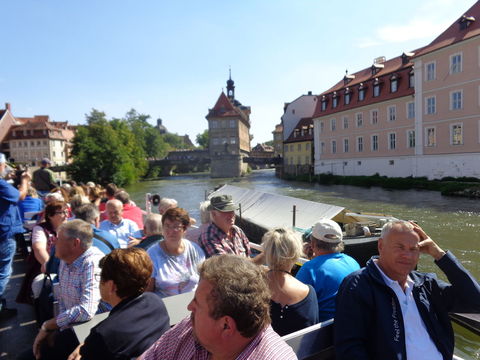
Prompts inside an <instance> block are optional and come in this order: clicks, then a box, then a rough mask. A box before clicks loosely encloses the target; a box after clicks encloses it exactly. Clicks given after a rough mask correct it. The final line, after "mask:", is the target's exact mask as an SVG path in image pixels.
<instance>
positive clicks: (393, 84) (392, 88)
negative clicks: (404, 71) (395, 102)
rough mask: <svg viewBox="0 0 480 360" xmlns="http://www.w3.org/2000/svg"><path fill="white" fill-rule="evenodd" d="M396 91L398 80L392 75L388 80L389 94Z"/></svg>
mask: <svg viewBox="0 0 480 360" xmlns="http://www.w3.org/2000/svg"><path fill="white" fill-rule="evenodd" d="M397 90H398V78H397V77H396V76H395V75H394V76H392V77H391V78H390V92H391V93H395V92H397Z"/></svg>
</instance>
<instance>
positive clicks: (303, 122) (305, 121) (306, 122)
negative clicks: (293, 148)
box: [284, 117, 313, 143]
mask: <svg viewBox="0 0 480 360" xmlns="http://www.w3.org/2000/svg"><path fill="white" fill-rule="evenodd" d="M310 126H312V129H313V119H312V118H311V117H306V118H301V119H300V120H299V121H298V124H297V126H295V129H293V130H292V133H291V134H290V136H289V137H288V138H287V140H285V141H284V143H293V142H300V141H312V140H313V131H312V134H309V133H308V130H307V131H304V133H303V135H302V131H301V130H302V128H304V127H307V128H309V127H310ZM295 130H297V132H298V135H297V136H295Z"/></svg>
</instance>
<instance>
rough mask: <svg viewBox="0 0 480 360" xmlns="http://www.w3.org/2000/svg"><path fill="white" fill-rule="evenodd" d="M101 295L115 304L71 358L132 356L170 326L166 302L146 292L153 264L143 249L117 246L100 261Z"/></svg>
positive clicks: (119, 357) (136, 354) (140, 352)
mask: <svg viewBox="0 0 480 360" xmlns="http://www.w3.org/2000/svg"><path fill="white" fill-rule="evenodd" d="M100 266H101V268H102V273H101V275H100V295H101V296H102V299H103V300H104V301H106V302H108V303H109V304H110V305H112V306H113V309H112V311H110V314H109V316H108V317H107V318H106V319H105V320H103V321H102V322H101V323H100V324H98V325H97V326H95V327H94V328H92V329H91V330H90V334H89V335H88V337H87V338H86V339H85V342H84V343H83V344H81V345H80V346H79V347H78V348H77V349H76V350H75V352H74V353H73V354H71V355H70V357H69V359H78V358H79V357H78V354H80V355H81V358H82V359H83V360H88V359H105V360H106V359H117V360H119V359H132V358H134V357H137V356H139V355H141V354H142V353H143V352H144V351H145V350H146V349H148V348H149V347H150V345H152V344H153V343H154V342H155V341H156V340H157V339H158V338H160V336H162V334H163V333H164V332H165V331H167V330H168V329H169V328H170V318H169V316H168V313H167V309H166V308H165V305H164V303H163V301H162V299H160V298H159V297H158V296H157V295H155V294H153V293H151V292H144V291H145V289H146V287H147V284H148V282H149V280H150V277H151V276H152V270H153V265H152V261H151V260H150V258H149V256H148V255H147V253H146V252H145V250H143V249H137V248H129V249H115V250H113V251H112V252H111V253H110V254H108V255H107V256H105V257H104V258H103V259H102V260H101V261H100Z"/></svg>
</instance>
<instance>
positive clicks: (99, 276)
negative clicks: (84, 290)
mask: <svg viewBox="0 0 480 360" xmlns="http://www.w3.org/2000/svg"><path fill="white" fill-rule="evenodd" d="M94 276H95V281H97V282H100V281H102V274H95V275H94Z"/></svg>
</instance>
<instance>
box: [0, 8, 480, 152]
mask: <svg viewBox="0 0 480 360" xmlns="http://www.w3.org/2000/svg"><path fill="white" fill-rule="evenodd" d="M474 3H475V1H473V0H403V1H400V2H397V1H388V0H387V1H378V0H377V1H373V0H362V1H356V0H344V1H327V0H289V1H286V0H242V1H225V0H224V1H220V0H217V1H213V0H202V1H199V0H184V1H183V0H176V1H164V0H128V1H127V0H96V1H95V0H82V1H79V0H77V1H74V0H68V1H65V0H0V13H1V14H2V21H1V22H0V41H1V55H0V108H3V106H4V105H3V104H4V103H6V102H8V103H10V104H11V107H12V113H13V115H14V116H19V117H31V116H34V115H49V116H50V119H51V120H53V121H68V122H69V123H71V124H84V123H85V115H86V114H88V113H90V111H91V109H93V108H95V109H97V110H100V111H104V112H105V113H106V115H107V117H108V118H113V117H122V116H124V115H125V114H126V113H127V112H128V111H129V110H130V109H132V108H134V109H135V110H137V111H138V112H139V113H142V114H147V115H150V116H151V119H150V121H151V123H152V124H156V119H158V118H161V119H162V120H163V125H165V126H166V127H167V129H168V131H170V132H174V133H178V134H180V135H184V134H188V135H189V136H190V138H191V139H192V141H194V140H195V137H196V135H197V134H199V133H201V132H203V131H204V130H205V129H207V126H208V124H207V121H206V119H205V115H206V114H207V113H208V109H210V108H212V107H213V106H214V105H215V102H216V101H217V99H218V97H219V95H220V93H221V91H222V89H223V90H225V91H226V89H225V88H226V81H227V80H228V74H229V68H231V71H232V79H233V80H234V81H235V97H236V99H237V100H239V101H240V102H241V103H242V104H243V105H247V106H250V107H251V110H252V114H251V116H250V121H251V129H250V132H251V134H253V141H252V146H255V145H256V144H257V143H259V142H265V141H268V140H271V139H272V131H273V129H274V127H275V124H278V123H280V121H281V116H282V114H283V106H284V103H285V102H291V101H293V100H295V99H296V98H298V97H299V96H301V95H302V94H306V93H307V92H308V91H312V92H313V93H314V94H319V93H321V92H323V91H325V90H327V89H328V88H330V87H331V86H333V85H334V84H335V83H337V82H338V81H340V80H341V79H342V78H343V76H344V75H345V71H346V70H348V71H349V72H350V73H354V72H356V71H359V70H361V69H363V68H366V67H369V66H370V65H371V64H372V63H373V59H374V58H376V57H378V56H386V58H387V59H389V58H392V57H395V56H399V55H401V54H402V53H403V52H404V51H412V50H415V49H416V48H419V47H421V46H424V45H427V44H428V43H430V42H431V41H432V40H433V39H434V38H435V37H437V36H438V35H439V34H440V33H441V32H442V31H444V30H445V29H446V28H447V27H448V26H449V25H450V24H451V23H453V22H454V21H455V20H456V19H457V18H458V17H460V16H461V15H463V14H464V12H466V11H467V9H468V8H470V7H471V6H472V5H473V4H474Z"/></svg>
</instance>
